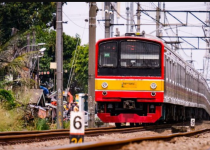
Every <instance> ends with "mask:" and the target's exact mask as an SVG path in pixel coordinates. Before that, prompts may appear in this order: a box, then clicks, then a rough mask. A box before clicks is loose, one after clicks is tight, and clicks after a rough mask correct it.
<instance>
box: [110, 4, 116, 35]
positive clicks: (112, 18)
mask: <svg viewBox="0 0 210 150" xmlns="http://www.w3.org/2000/svg"><path fill="white" fill-rule="evenodd" d="M115 4H116V3H112V5H113V6H111V13H110V15H111V24H114V8H113V7H115V6H116V5H115ZM110 28H111V37H113V36H114V31H113V28H114V26H113V25H111V27H110Z"/></svg>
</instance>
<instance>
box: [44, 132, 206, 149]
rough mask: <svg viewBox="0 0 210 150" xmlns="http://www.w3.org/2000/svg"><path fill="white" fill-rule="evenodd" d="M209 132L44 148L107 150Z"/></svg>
mask: <svg viewBox="0 0 210 150" xmlns="http://www.w3.org/2000/svg"><path fill="white" fill-rule="evenodd" d="M204 132H210V129H209V128H208V129H203V130H197V131H191V132H186V133H175V134H170V135H166V136H150V137H139V138H130V139H125V140H122V139H120V140H112V141H104V142H87V143H78V144H70V145H66V146H57V147H50V148H46V149H44V150H83V149H85V150H89V149H90V150H98V149H100V150H107V149H120V148H121V147H122V146H125V145H127V144H130V143H134V142H135V143H137V142H142V141H156V140H163V141H168V140H171V139H172V138H175V137H181V136H194V135H197V134H200V133H204Z"/></svg>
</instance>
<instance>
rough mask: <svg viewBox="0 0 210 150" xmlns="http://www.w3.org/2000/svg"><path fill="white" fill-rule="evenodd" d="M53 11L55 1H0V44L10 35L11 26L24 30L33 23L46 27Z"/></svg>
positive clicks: (54, 10)
mask: <svg viewBox="0 0 210 150" xmlns="http://www.w3.org/2000/svg"><path fill="white" fill-rule="evenodd" d="M55 12H56V2H24V3H23V2H0V26H1V29H0V41H1V44H4V43H6V42H7V41H8V39H9V38H10V37H11V31H12V30H11V29H12V28H16V29H18V30H19V31H26V30H28V29H30V28H31V27H32V26H34V25H39V26H41V27H42V28H46V24H47V23H49V22H50V21H51V20H52V18H53V13H55ZM1 44H0V45H1Z"/></svg>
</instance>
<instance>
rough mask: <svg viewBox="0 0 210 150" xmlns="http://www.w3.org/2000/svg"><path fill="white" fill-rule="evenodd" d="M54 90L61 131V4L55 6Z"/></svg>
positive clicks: (58, 127) (58, 125) (58, 123)
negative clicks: (55, 91) (55, 64)
mask: <svg viewBox="0 0 210 150" xmlns="http://www.w3.org/2000/svg"><path fill="white" fill-rule="evenodd" d="M56 17H57V19H56V63H57V71H56V73H57V75H56V83H57V86H56V90H57V129H63V63H62V62H63V55H62V54H63V40H62V38H63V36H62V33H63V24H62V2H57V5H56Z"/></svg>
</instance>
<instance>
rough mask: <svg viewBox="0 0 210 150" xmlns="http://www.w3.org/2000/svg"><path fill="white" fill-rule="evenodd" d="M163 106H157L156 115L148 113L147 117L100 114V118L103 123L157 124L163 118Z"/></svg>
mask: <svg viewBox="0 0 210 150" xmlns="http://www.w3.org/2000/svg"><path fill="white" fill-rule="evenodd" d="M161 108H162V107H161V106H156V112H155V113H148V114H147V116H138V115H137V114H119V115H118V116H110V114H109V113H98V117H99V118H100V119H101V120H102V121H103V122H115V123H123V122H132V123H155V122H156V121H157V120H158V119H159V118H160V117H161Z"/></svg>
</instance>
